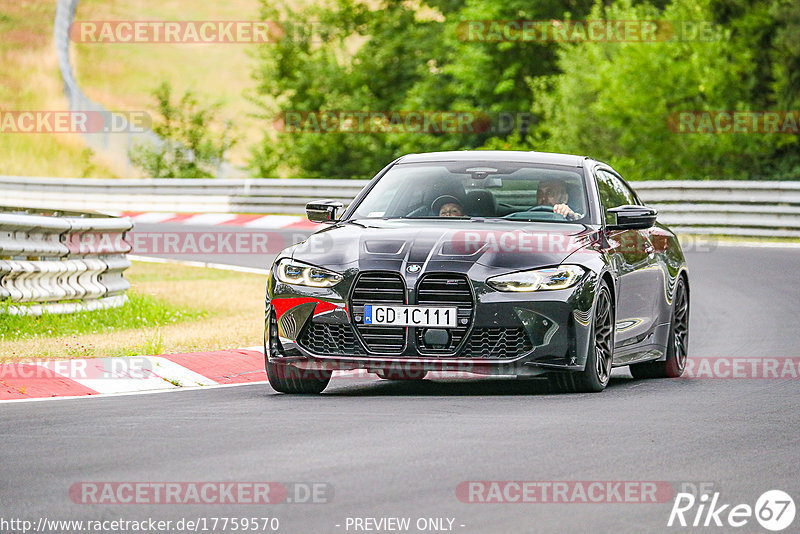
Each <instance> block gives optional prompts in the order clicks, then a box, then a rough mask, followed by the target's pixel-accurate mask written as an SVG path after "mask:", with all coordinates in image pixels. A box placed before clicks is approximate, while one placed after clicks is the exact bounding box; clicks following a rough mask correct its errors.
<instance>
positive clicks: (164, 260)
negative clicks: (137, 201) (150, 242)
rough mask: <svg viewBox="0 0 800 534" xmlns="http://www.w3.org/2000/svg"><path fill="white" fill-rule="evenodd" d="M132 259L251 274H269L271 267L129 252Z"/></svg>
mask: <svg viewBox="0 0 800 534" xmlns="http://www.w3.org/2000/svg"><path fill="white" fill-rule="evenodd" d="M128 259H130V260H131V261H141V262H145V263H173V264H175V265H186V266H187V267H205V268H207V269H219V270H220V271H234V272H237V273H250V274H263V275H266V274H269V269H259V268H256V267H240V266H238V265H227V264H224V263H206V262H202V261H189V260H173V259H170V258H151V257H149V256H136V255H134V254H128Z"/></svg>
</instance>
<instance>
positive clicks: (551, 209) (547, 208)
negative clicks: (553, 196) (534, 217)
mask: <svg viewBox="0 0 800 534" xmlns="http://www.w3.org/2000/svg"><path fill="white" fill-rule="evenodd" d="M525 211H526V212H527V211H543V212H545V213H552V214H553V215H557V216H559V217H561V218H562V219H564V220H567V218H566V217H564V216H563V215H561V214H560V213H556V212H555V206H548V205H547V204H542V205H540V206H533V207H532V208H528V209H527V210H525Z"/></svg>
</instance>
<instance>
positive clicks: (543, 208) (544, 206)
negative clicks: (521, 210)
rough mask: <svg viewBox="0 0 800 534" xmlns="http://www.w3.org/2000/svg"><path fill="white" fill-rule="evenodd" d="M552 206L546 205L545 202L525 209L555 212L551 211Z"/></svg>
mask: <svg viewBox="0 0 800 534" xmlns="http://www.w3.org/2000/svg"><path fill="white" fill-rule="evenodd" d="M553 209H554V207H553V206H548V205H547V204H542V205H541V206H534V207H532V208H528V209H526V210H525V211H549V212H550V213H555V211H553Z"/></svg>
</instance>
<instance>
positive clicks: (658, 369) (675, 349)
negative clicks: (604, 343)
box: [630, 277, 689, 378]
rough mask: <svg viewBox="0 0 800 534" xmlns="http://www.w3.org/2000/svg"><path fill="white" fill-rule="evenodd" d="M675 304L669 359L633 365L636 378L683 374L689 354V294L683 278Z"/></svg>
mask: <svg viewBox="0 0 800 534" xmlns="http://www.w3.org/2000/svg"><path fill="white" fill-rule="evenodd" d="M673 302H674V304H673V305H672V321H671V322H670V331H669V340H667V359H666V360H664V361H663V362H644V363H637V364H634V365H631V366H630V370H631V375H633V377H634V378H678V377H679V376H681V375H682V374H683V370H684V369H685V368H686V358H687V356H688V354H689V292H688V291H687V290H686V282H684V280H683V278H682V277H679V278H678V284H677V286H676V287H675V299H674V300H673Z"/></svg>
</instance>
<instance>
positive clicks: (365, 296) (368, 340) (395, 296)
mask: <svg viewBox="0 0 800 534" xmlns="http://www.w3.org/2000/svg"><path fill="white" fill-rule="evenodd" d="M405 303H406V285H405V282H403V279H402V277H401V276H400V275H399V274H397V273H389V272H365V273H361V275H360V276H359V277H358V280H356V283H355V285H354V286H353V295H352V297H351V298H350V309H351V310H352V313H353V315H354V316H356V317H364V305H365V304H386V305H403V304H405ZM356 329H357V331H358V334H359V335H360V336H361V340H362V341H363V342H364V346H365V347H366V348H367V349H368V350H370V351H371V352H376V353H381V354H400V353H401V352H403V349H404V348H405V345H406V328H405V327H403V326H374V325H365V324H364V323H363V322H362V321H356Z"/></svg>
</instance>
